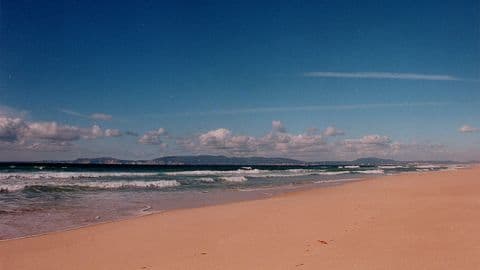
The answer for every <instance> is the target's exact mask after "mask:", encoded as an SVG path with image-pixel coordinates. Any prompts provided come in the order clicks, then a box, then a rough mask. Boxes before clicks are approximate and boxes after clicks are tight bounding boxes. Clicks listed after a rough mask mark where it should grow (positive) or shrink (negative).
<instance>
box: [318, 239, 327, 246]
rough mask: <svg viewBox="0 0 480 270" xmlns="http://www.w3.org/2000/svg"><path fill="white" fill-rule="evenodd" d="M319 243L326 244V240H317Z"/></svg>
mask: <svg viewBox="0 0 480 270" xmlns="http://www.w3.org/2000/svg"><path fill="white" fill-rule="evenodd" d="M317 241H318V242H319V243H320V244H324V245H328V242H327V241H325V240H317Z"/></svg>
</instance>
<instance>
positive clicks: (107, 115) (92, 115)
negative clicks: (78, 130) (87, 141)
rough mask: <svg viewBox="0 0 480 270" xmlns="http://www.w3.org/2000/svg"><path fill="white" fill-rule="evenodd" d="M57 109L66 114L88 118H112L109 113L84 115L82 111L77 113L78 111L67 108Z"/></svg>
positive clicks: (103, 119) (102, 119) (105, 119)
mask: <svg viewBox="0 0 480 270" xmlns="http://www.w3.org/2000/svg"><path fill="white" fill-rule="evenodd" d="M59 111H61V112H63V113H65V114H68V115H73V116H77V117H81V118H89V119H92V120H101V121H109V120H112V118H113V117H112V116H111V115H110V114H106V113H92V114H90V115H86V114H83V113H79V112H76V111H72V110H67V109H60V110H59Z"/></svg>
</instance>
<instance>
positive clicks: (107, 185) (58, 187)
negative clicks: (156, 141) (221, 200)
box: [0, 180, 180, 192]
mask: <svg viewBox="0 0 480 270" xmlns="http://www.w3.org/2000/svg"><path fill="white" fill-rule="evenodd" d="M176 186H180V183H179V182H178V181H176V180H157V181H127V180H123V181H107V182H94V181H92V182H78V183H75V184H67V183H61V182H60V183H58V182H57V183H55V182H46V183H43V184H41V185H35V184H30V185H29V184H25V185H22V184H4V185H0V192H15V191H38V192H42V191H44V192H48V191H62V190H63V191H69V190H72V191H73V190H78V189H106V190H108V189H160V188H167V187H176Z"/></svg>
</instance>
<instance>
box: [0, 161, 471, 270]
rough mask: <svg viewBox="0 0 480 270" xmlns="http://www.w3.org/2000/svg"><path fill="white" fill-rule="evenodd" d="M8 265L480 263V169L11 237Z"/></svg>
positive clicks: (1, 263)
mask: <svg viewBox="0 0 480 270" xmlns="http://www.w3.org/2000/svg"><path fill="white" fill-rule="evenodd" d="M0 269H1V270H19V269H49V270H52V269H65V270H68V269H82V270H83V269H132V270H133V269H222V270H223V269H480V168H478V167H477V168H473V169H468V170H459V171H444V172H432V173H423V174H403V175H397V176H387V177H381V178H377V179H372V180H366V181H361V182H355V183H350V184H345V185H341V186H335V187H327V188H319V189H312V190H308V191H301V192H294V193H290V194H287V195H283V196H278V197H274V198H270V199H263V200H257V201H247V202H240V203H232V204H225V205H218V206H212V207H205V208H197V209H185V210H176V211H171V212H165V213H160V214H154V215H150V216H146V217H140V218H134V219H130V220H126V221H119V222H113V223H107V224H100V225H95V226H90V227H86V228H81V229H76V230H72V231H66V232H57V233H51V234H47V235H43V236H37V237H32V238H26V239H20V240H10V241H3V242H0Z"/></svg>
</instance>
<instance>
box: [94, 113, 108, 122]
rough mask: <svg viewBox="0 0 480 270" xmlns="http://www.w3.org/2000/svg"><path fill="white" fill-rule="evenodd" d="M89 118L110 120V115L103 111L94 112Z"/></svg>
mask: <svg viewBox="0 0 480 270" xmlns="http://www.w3.org/2000/svg"><path fill="white" fill-rule="evenodd" d="M90 118H91V119H93V120H102V121H108V120H112V116H111V115H109V114H105V113H94V114H91V115H90Z"/></svg>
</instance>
